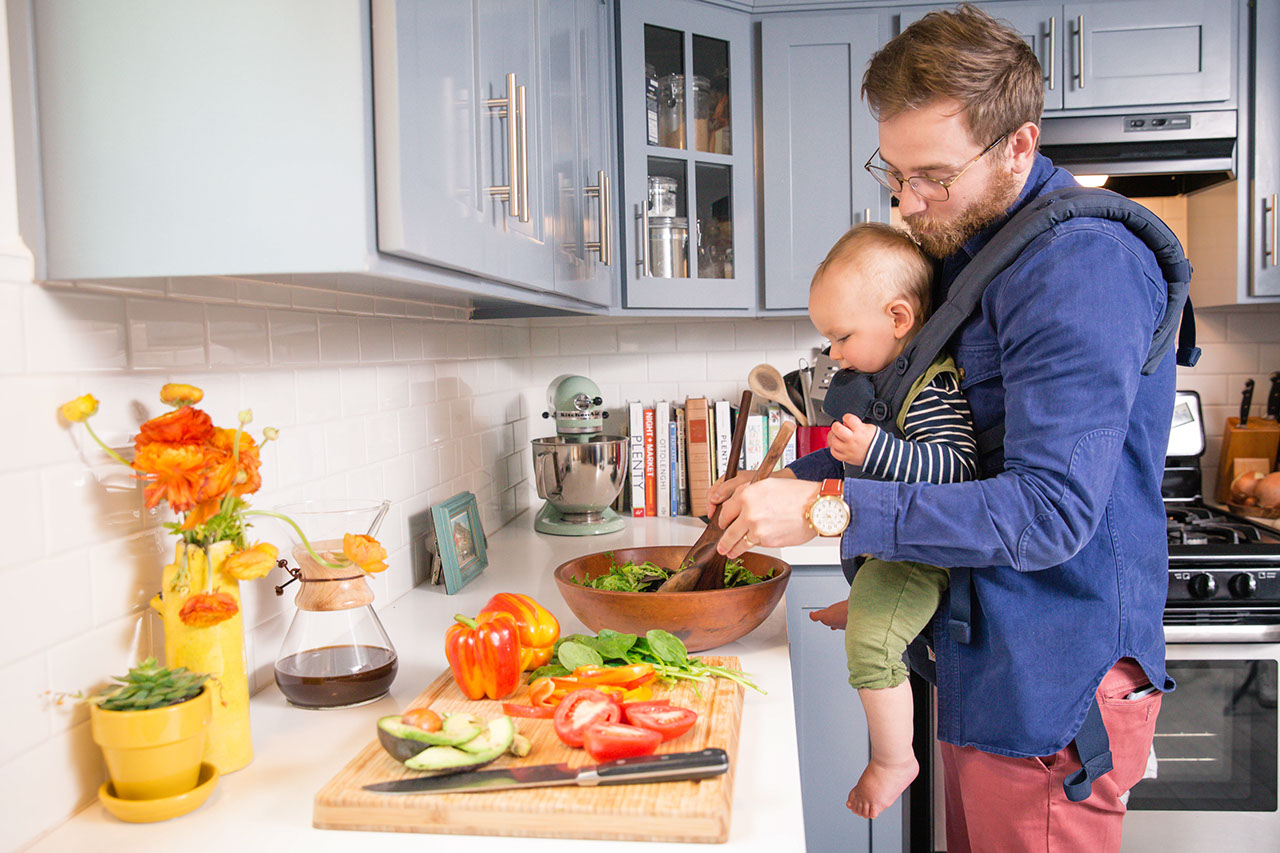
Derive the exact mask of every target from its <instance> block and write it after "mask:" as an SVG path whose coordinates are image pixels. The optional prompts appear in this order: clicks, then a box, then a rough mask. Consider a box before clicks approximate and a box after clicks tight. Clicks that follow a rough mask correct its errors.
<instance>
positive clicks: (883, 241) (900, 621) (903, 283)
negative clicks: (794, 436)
mask: <svg viewBox="0 0 1280 853" xmlns="http://www.w3.org/2000/svg"><path fill="white" fill-rule="evenodd" d="M932 275H933V266H932V264H931V262H930V261H929V259H928V258H927V257H926V256H925V255H924V253H923V252H921V250H920V249H919V247H917V246H916V244H915V243H914V242H912V240H911V238H910V237H908V236H907V235H906V234H905V233H903V232H901V231H898V230H897V229H894V228H891V227H890V226H888V225H883V224H880V223H866V224H862V225H857V226H855V227H853V228H852V229H850V230H849V231H848V232H847V233H846V234H845V235H844V236H843V237H841V238H840V239H839V240H838V241H837V242H836V244H835V245H834V246H833V247H832V248H831V251H830V252H829V253H828V254H827V257H826V259H825V260H824V261H823V262H822V263H821V264H820V265H819V266H818V270H817V272H816V273H815V274H814V276H813V281H812V283H811V284H810V289H809V317H810V319H811V320H812V321H813V325H814V326H815V327H816V328H817V330H818V332H819V333H820V334H822V336H823V337H825V338H827V339H828V340H830V341H831V358H832V359H834V360H835V361H836V362H837V363H838V364H839V365H840V367H842V368H852V369H854V370H858V371H861V372H863V373H876V372H878V371H880V370H882V369H884V368H885V367H888V366H889V365H890V364H892V363H893V361H894V360H895V359H896V358H897V357H898V355H899V354H901V353H902V351H903V350H904V349H905V348H906V345H907V343H908V342H910V340H911V339H912V337H913V336H914V335H915V334H916V332H917V331H918V330H919V328H920V326H921V324H922V323H923V321H924V319H925V317H926V315H927V314H928V311H929V302H930V286H931V282H932ZM897 425H898V427H899V429H900V430H901V431H902V436H903V437H901V438H899V437H897V436H894V435H890V434H889V433H887V432H885V431H884V430H882V429H880V428H878V427H876V426H873V425H871V424H867V423H864V422H862V421H861V420H859V419H858V418H856V417H855V416H853V415H845V416H844V418H843V419H842V420H841V421H839V422H836V423H834V424H832V426H831V433H830V435H829V437H828V449H827V450H821V451H817V452H816V453H811V454H809V455H808V456H805V457H802V458H801V459H798V460H796V462H794V463H793V464H792V466H791V470H792V472H793V473H794V474H795V475H796V476H797V477H799V478H801V479H805V480H821V479H825V478H828V477H849V476H855V477H856V476H862V477H870V478H874V479H877V480H893V481H898V482H903V483H914V482H921V481H928V482H933V483H949V482H958V481H961V480H968V479H973V478H974V477H975V476H976V471H977V448H976V445H975V442H974V436H973V425H972V416H971V414H970V412H969V405H968V403H966V402H965V399H964V396H963V395H962V394H961V393H960V385H959V378H958V375H957V371H956V366H955V362H954V361H952V359H951V358H950V357H949V356H944V357H940V358H938V359H937V360H935V361H934V363H933V364H932V365H930V366H929V368H928V369H927V370H926V372H925V373H924V375H922V376H921V377H920V379H919V380H917V382H916V383H915V384H914V385H913V386H912V387H911V390H910V392H909V393H908V395H907V398H906V401H905V402H904V403H903V407H902V411H900V412H898V413H897ZM837 460H838V461H837ZM839 462H844V463H849V464H850V465H854V466H858V467H859V468H860V469H861V471H860V473H859V472H858V471H856V470H855V471H853V472H847V471H842V470H840V469H841V468H842V467H843V466H840V465H839V464H838V463H839ZM947 581H948V572H947V570H946V569H941V568H938V567H936V566H928V565H924V564H920V563H909V562H893V563H889V562H885V561H883V560H878V559H875V558H867V559H866V560H865V561H864V562H863V563H862V564H861V566H860V567H859V568H858V569H857V574H856V575H855V576H854V579H853V582H852V584H851V585H850V588H849V599H848V601H847V602H837V603H836V604H833V605H831V606H830V607H826V608H823V609H822V610H818V611H815V612H813V613H811V614H810V618H812V619H813V620H814V621H817V622H821V623H823V624H824V625H827V626H829V627H831V628H832V629H837V628H846V631H845V649H846V653H847V657H848V663H849V683H850V684H851V685H852V686H853V687H854V688H856V689H857V690H858V696H859V698H860V700H861V701H862V706H863V709H864V710H865V712H866V716H867V728H868V730H869V732H870V736H871V761H870V763H869V764H868V766H867V768H866V770H864V771H863V773H862V776H861V778H859V779H858V784H857V785H856V786H855V787H854V789H853V790H852V791H850V792H849V799H848V806H849V808H850V809H852V810H853V811H854V812H855V813H856V814H859V815H861V816H863V817H866V818H873V817H875V816H876V815H878V814H879V813H880V812H881V811H883V810H884V809H886V808H888V807H889V806H890V805H892V804H893V802H894V801H895V800H896V799H897V798H898V796H899V795H901V793H902V792H903V791H904V790H906V788H907V786H908V785H910V784H911V780H912V779H914V778H915V776H916V774H917V773H918V772H919V767H918V765H917V763H916V760H915V754H914V752H913V751H912V748H911V734H912V704H911V686H910V684H909V683H908V682H907V680H906V679H907V668H906V665H905V664H904V663H903V661H902V656H903V652H904V651H905V649H906V646H907V644H908V643H909V642H911V640H912V639H913V638H914V637H915V636H916V635H917V634H919V633H920V631H921V630H922V629H924V627H925V626H926V625H927V624H928V623H929V620H930V619H931V618H932V617H933V614H934V611H935V610H937V608H938V604H939V602H940V600H941V597H942V593H943V591H944V590H945V589H946V586H947Z"/></svg>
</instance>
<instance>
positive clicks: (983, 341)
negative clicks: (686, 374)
mask: <svg viewBox="0 0 1280 853" xmlns="http://www.w3.org/2000/svg"><path fill="white" fill-rule="evenodd" d="M1074 184H1075V181H1074V179H1073V178H1072V177H1071V175H1070V174H1068V173H1067V172H1065V171H1063V170H1061V169H1055V168H1054V167H1053V164H1052V163H1050V162H1049V160H1048V159H1047V158H1045V157H1044V156H1037V158H1036V161H1035V163H1034V165H1033V168H1032V170H1031V173H1030V175H1029V176H1028V179H1027V183H1026V185H1025V186H1024V188H1023V191H1022V193H1021V195H1020V196H1019V198H1018V201H1017V202H1016V203H1015V204H1014V205H1013V207H1011V208H1010V210H1009V211H1008V215H1009V216H1012V215H1013V214H1014V213H1016V212H1017V211H1018V210H1019V209H1021V208H1022V207H1023V205H1025V204H1026V203H1027V202H1028V201H1029V200H1031V199H1033V198H1036V197H1037V196H1039V195H1041V194H1043V193H1046V192H1049V191H1051V190H1056V189H1060V188H1062V187H1066V186H1073V185H1074ZM1005 221H1006V220H1005V219H1002V220H1000V221H999V222H997V223H993V224H992V225H991V226H989V227H988V228H987V229H986V230H984V231H983V232H982V233H980V234H977V235H976V236H974V237H973V238H971V239H970V240H969V241H968V242H967V243H965V245H964V246H963V247H962V248H961V249H960V250H959V251H957V252H956V253H955V254H953V255H952V256H950V257H948V258H946V259H945V261H944V262H943V264H942V266H941V273H940V279H939V281H938V283H937V285H938V289H939V290H941V291H943V292H945V290H946V288H948V287H949V286H950V284H951V282H953V281H954V280H955V278H956V276H957V275H958V274H959V273H960V272H961V270H963V269H964V267H965V266H966V265H967V264H968V262H969V261H970V260H971V259H972V258H973V257H974V255H976V254H977V252H978V251H979V250H980V249H981V248H982V247H983V246H985V245H986V244H987V243H988V242H989V241H990V240H991V238H992V237H993V236H994V235H995V233H996V232H997V231H998V230H999V229H1000V227H1001V226H1002V225H1003V224H1004V222H1005ZM1166 298H1167V288H1166V284H1165V281H1164V279H1163V277H1162V276H1161V273H1160V269H1159V266H1158V265H1157V263H1156V260H1155V257H1154V256H1153V255H1152V253H1151V251H1150V250H1148V249H1147V248H1146V246H1145V245H1144V244H1143V243H1142V242H1141V240H1140V239H1139V238H1137V237H1136V236H1135V235H1133V234H1132V233H1131V232H1129V230H1128V229H1127V228H1125V227H1124V226H1123V225H1122V224H1120V223H1118V222H1113V221H1110V220H1100V219H1087V218H1076V219H1071V220H1068V221H1066V222H1064V223H1061V224H1059V225H1058V226H1056V227H1054V228H1053V229H1052V230H1050V231H1048V232H1046V233H1044V234H1042V235H1041V236H1040V237H1038V238H1036V240H1035V241H1034V242H1032V243H1031V244H1030V245H1029V246H1028V247H1027V249H1026V250H1025V251H1024V252H1023V253H1022V255H1021V256H1020V257H1019V258H1018V259H1017V260H1016V261H1015V262H1014V263H1013V264H1012V265H1011V266H1010V267H1009V268H1008V269H1006V270H1005V271H1004V272H1003V273H1001V274H1000V275H999V276H998V277H996V278H995V279H994V280H992V282H991V283H990V285H989V286H988V287H987V289H986V291H985V293H984V295H983V297H982V300H981V303H980V305H979V307H978V309H977V310H976V311H975V312H974V314H973V316H971V317H970V318H969V320H968V321H967V322H966V323H965V324H964V326H962V327H961V329H960V331H959V333H958V334H957V335H956V337H955V338H953V340H952V344H953V355H954V356H955V359H956V363H957V364H958V366H959V367H960V369H961V370H962V371H963V377H962V381H961V387H962V388H963V390H964V392H965V395H966V397H967V398H968V400H969V404H970V407H971V408H972V410H973V417H974V426H975V429H976V430H977V431H979V432H981V431H983V430H985V429H987V428H989V427H991V426H993V425H995V424H997V423H999V421H1000V420H1001V419H1003V421H1004V425H1005V433H1004V451H1003V460H1002V463H1003V470H1002V471H999V473H996V470H997V469H998V467H999V463H1000V462H1001V460H999V459H998V458H997V459H996V460H995V461H996V465H995V466H994V468H992V467H988V470H987V471H986V472H985V474H986V475H987V476H986V477H985V478H984V479H981V480H977V481H974V482H969V483H960V484H948V485H933V484H928V483H918V484H912V485H905V484H902V483H883V482H875V481H870V480H865V479H847V480H846V481H845V496H846V499H847V500H848V502H849V504H850V506H851V507H852V509H853V519H852V521H851V522H850V524H849V527H848V529H847V530H846V531H845V534H844V537H843V540H842V548H841V550H842V555H843V556H844V557H845V558H846V559H851V558H853V557H854V556H855V555H858V554H873V555H875V556H877V557H880V558H882V559H886V560H915V561H919V562H924V563H932V564H935V565H941V566H948V567H957V566H969V567H973V570H972V593H973V603H972V610H973V612H972V632H971V639H970V642H968V643H959V642H956V641H955V640H953V639H952V637H951V636H950V635H949V632H948V630H947V621H948V602H944V603H943V606H942V607H941V608H940V609H939V611H938V615H937V616H936V617H935V621H934V632H933V635H934V651H935V654H936V657H937V679H938V682H937V684H938V697H939V712H938V736H939V737H940V738H941V739H942V740H945V741H947V742H949V743H953V744H957V745H960V746H975V747H977V748H979V749H982V750H984V751H987V752H994V753H1000V754H1005V755H1015V756H1027V755H1051V754H1053V753H1055V752H1057V751H1058V750H1060V749H1062V748H1063V747H1065V746H1066V745H1067V744H1068V743H1070V742H1071V740H1072V738H1074V737H1075V734H1076V732H1077V731H1078V730H1079V728H1080V726H1081V724H1082V723H1083V721H1084V717H1085V713H1086V711H1087V710H1088V707H1089V703H1090V701H1091V700H1092V698H1093V694H1094V692H1095V690H1096V689H1097V687H1098V684H1099V683H1101V681H1102V677H1103V675H1104V674H1105V673H1106V672H1107V670H1108V669H1110V668H1111V667H1112V666H1113V665H1114V664H1115V663H1116V661H1117V660H1119V659H1120V658H1122V657H1132V658H1135V659H1136V660H1137V661H1138V662H1139V663H1140V664H1141V665H1142V667H1143V669H1144V670H1145V671H1146V674H1147V677H1148V678H1150V679H1151V681H1152V683H1153V684H1155V685H1157V686H1158V687H1160V688H1162V689H1166V690H1168V689H1172V687H1173V682H1172V681H1171V680H1170V679H1169V678H1168V675H1167V674H1166V673H1165V657H1164V633H1163V630H1162V627H1161V616H1162V613H1163V610H1164V603H1165V596H1166V594H1167V592H1168V582H1169V581H1168V563H1169V560H1168V545H1167V542H1166V533H1165V513H1164V506H1163V502H1162V500H1161V496H1160V481H1161V477H1162V473H1163V470H1164V458H1165V454H1166V452H1167V449H1168V441H1169V428H1170V422H1171V412H1172V411H1173V396H1174V384H1175V368H1174V355H1173V352H1172V351H1171V352H1170V353H1169V354H1168V355H1167V356H1166V357H1165V359H1164V360H1163V362H1162V363H1161V364H1160V366H1159V367H1158V368H1157V369H1156V370H1155V372H1154V373H1152V374H1150V375H1147V376H1144V375H1142V373H1141V368H1142V364H1143V360H1144V359H1145V357H1146V355H1147V353H1148V350H1149V348H1150V345H1151V339H1152V335H1153V333H1154V331H1155V327H1156V325H1157V323H1159V321H1160V318H1161V316H1162V315H1163V312H1164V307H1165V301H1166ZM811 456H813V457H814V458H813V459H810V458H809V457H806V458H805V460H804V462H801V461H800V460H797V463H796V464H795V465H794V466H793V467H794V470H795V471H796V473H797V476H800V477H802V478H806V479H816V478H819V477H823V476H840V474H838V473H831V472H830V471H829V470H827V468H828V465H829V464H830V463H835V460H834V459H831V457H830V456H829V453H828V454H824V455H821V456H820V455H818V454H811ZM827 460H829V462H828V461H827ZM986 461H989V460H986ZM835 464H836V465H838V464H839V463H835ZM834 470H839V469H838V468H837V469H834Z"/></svg>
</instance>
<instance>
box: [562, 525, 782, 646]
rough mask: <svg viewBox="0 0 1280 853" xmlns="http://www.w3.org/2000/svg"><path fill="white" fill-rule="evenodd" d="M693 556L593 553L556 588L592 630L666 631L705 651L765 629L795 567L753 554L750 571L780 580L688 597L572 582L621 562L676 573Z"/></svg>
mask: <svg viewBox="0 0 1280 853" xmlns="http://www.w3.org/2000/svg"><path fill="white" fill-rule="evenodd" d="M688 551H689V546H687V545H663V546H656V547H648V548H618V549H616V550H613V551H602V552H600V553H598V554H588V555H586V556H585V557H578V558H576V559H573V560H570V561H569V562H567V563H562V564H561V565H560V566H558V567H557V568H556V571H555V579H556V586H557V587H559V588H560V595H561V597H563V598H564V601H565V604H567V605H569V609H570V610H572V611H573V615H574V616H577V617H578V618H579V619H580V620H582V624H584V625H586V626H587V627H588V628H590V629H591V630H592V631H596V632H599V631H601V630H602V629H604V628H609V629H611V630H614V631H620V632H622V633H624V634H638V635H640V636H644V634H645V632H646V631H650V630H652V629H654V628H661V629H663V630H666V631H670V632H671V633H672V634H675V635H676V636H677V637H679V638H680V639H681V640H682V641H683V642H684V644H685V646H686V647H687V648H688V649H689V651H691V652H701V651H705V650H707V649H714V648H717V647H719V646H723V645H724V644H725V643H731V642H733V641H734V640H737V639H740V638H742V637H745V636H746V635H747V634H749V633H751V632H752V631H754V630H755V629H756V628H758V627H760V623H762V622H764V620H765V619H767V618H768V616H769V614H770V613H772V612H773V609H774V608H775V607H776V606H777V605H778V602H779V601H781V600H782V592H783V590H785V589H786V588H787V581H789V580H790V579H791V566H790V565H788V564H787V563H784V562H783V561H782V560H779V559H777V558H776V557H769V556H766V555H764V554H756V553H753V552H747V553H746V554H743V555H742V560H743V564H744V565H745V566H746V568H747V570H748V571H750V572H751V573H752V574H754V575H756V576H757V577H762V576H764V575H767V574H769V572H770V571H772V572H773V574H774V576H773V577H772V578H770V579H769V580H767V581H763V582H761V583H756V584H750V585H749V586H739V587H733V588H732V589H708V590H690V591H688V592H614V591H612V590H604V589H593V588H591V587H589V586H583V585H582V584H578V583H574V582H573V581H571V580H570V578H595V577H599V576H600V575H603V574H606V573H608V571H609V567H610V565H612V564H613V563H614V561H615V560H616V561H617V562H618V563H619V564H622V563H626V562H628V561H631V562H635V563H643V562H644V561H646V560H651V561H653V562H654V563H656V564H658V565H659V566H663V567H667V568H670V567H672V566H676V565H677V564H678V563H679V562H680V561H681V560H682V559H684V556H685V554H686V553H688Z"/></svg>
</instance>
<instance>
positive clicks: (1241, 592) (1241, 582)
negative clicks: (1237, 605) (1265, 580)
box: [1227, 572, 1258, 598]
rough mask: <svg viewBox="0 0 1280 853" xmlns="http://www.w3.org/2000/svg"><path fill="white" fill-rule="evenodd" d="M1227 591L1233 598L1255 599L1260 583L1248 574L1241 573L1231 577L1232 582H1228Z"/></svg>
mask: <svg viewBox="0 0 1280 853" xmlns="http://www.w3.org/2000/svg"><path fill="white" fill-rule="evenodd" d="M1227 589H1228V590H1230V592H1231V597H1232V598H1253V596H1254V593H1256V592H1257V591H1258V581H1257V579H1255V578H1254V576H1253V575H1251V574H1249V573H1248V572H1241V573H1240V574H1238V575H1232V576H1231V580H1229V581H1227Z"/></svg>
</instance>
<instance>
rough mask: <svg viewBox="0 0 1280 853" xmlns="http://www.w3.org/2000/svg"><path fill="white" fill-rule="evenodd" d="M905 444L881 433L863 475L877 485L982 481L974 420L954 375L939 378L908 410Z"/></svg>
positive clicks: (872, 446)
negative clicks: (881, 482)
mask: <svg viewBox="0 0 1280 853" xmlns="http://www.w3.org/2000/svg"><path fill="white" fill-rule="evenodd" d="M903 435H904V437H903V438H898V437H897V436H894V435H891V434H889V433H888V432H886V431H884V430H877V431H876V437H875V438H874V439H873V440H872V441H871V446H870V447H869V448H868V449H867V458H866V459H865V460H864V461H863V463H862V469H863V470H864V471H865V472H866V473H867V475H868V476H869V477H871V478H872V479H875V480H882V481H885V482H898V483H921V482H927V483H959V482H961V481H964V480H973V479H976V478H977V476H978V447H977V443H976V442H975V441H974V437H973V415H972V414H971V413H970V411H969V403H968V402H967V401H966V400H965V398H964V395H963V394H962V393H960V385H959V383H958V382H957V381H956V377H955V374H953V373H950V372H946V371H943V372H941V373H938V374H937V375H936V376H934V378H933V379H932V381H930V382H929V384H927V385H926V386H925V387H924V388H922V389H920V393H919V394H917V395H916V398H915V400H914V401H913V402H912V403H911V406H910V407H909V408H908V409H907V415H906V418H904V419H903Z"/></svg>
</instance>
